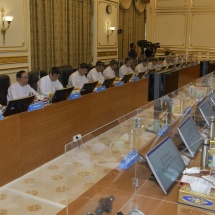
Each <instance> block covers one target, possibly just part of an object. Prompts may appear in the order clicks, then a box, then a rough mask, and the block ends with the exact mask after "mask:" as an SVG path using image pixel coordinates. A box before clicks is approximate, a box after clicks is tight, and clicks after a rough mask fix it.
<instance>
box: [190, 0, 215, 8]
mask: <svg viewBox="0 0 215 215" xmlns="http://www.w3.org/2000/svg"><path fill="white" fill-rule="evenodd" d="M192 7H193V8H202V9H203V8H207V9H212V8H213V9H215V1H214V0H193V1H192Z"/></svg>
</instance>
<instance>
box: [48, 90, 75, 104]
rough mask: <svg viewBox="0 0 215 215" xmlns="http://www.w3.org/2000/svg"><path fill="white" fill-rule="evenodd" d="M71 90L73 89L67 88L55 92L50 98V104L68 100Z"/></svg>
mask: <svg viewBox="0 0 215 215" xmlns="http://www.w3.org/2000/svg"><path fill="white" fill-rule="evenodd" d="M73 89H74V87H68V88H63V89H60V90H56V91H55V93H54V95H53V97H52V100H51V102H52V103H56V102H60V101H64V100H66V99H68V97H69V96H70V94H71V92H72V91H73Z"/></svg>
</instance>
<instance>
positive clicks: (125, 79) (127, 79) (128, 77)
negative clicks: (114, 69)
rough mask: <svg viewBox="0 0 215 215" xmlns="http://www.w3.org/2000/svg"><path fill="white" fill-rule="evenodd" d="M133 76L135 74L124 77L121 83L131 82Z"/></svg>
mask: <svg viewBox="0 0 215 215" xmlns="http://www.w3.org/2000/svg"><path fill="white" fill-rule="evenodd" d="M132 75H133V73H131V74H127V75H124V76H123V78H122V80H121V81H123V82H124V83H127V82H129V80H130V78H131V76H132Z"/></svg>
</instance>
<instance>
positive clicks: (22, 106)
mask: <svg viewBox="0 0 215 215" xmlns="http://www.w3.org/2000/svg"><path fill="white" fill-rule="evenodd" d="M34 97H35V96H28V97H24V98H21V99H15V100H10V101H9V102H8V104H7V107H6V108H5V110H4V112H3V114H2V115H3V116H10V115H13V114H16V113H21V112H24V111H27V110H28V106H29V105H30V104H32V102H33V101H34Z"/></svg>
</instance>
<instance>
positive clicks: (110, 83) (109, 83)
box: [102, 78, 116, 88]
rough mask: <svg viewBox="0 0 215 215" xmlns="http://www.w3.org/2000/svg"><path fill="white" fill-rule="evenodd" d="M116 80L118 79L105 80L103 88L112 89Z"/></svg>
mask: <svg viewBox="0 0 215 215" xmlns="http://www.w3.org/2000/svg"><path fill="white" fill-rule="evenodd" d="M115 79H116V78H109V79H105V80H104V82H103V83H102V86H105V87H106V88H109V87H111V86H112V84H113V82H114V81H115Z"/></svg>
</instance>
